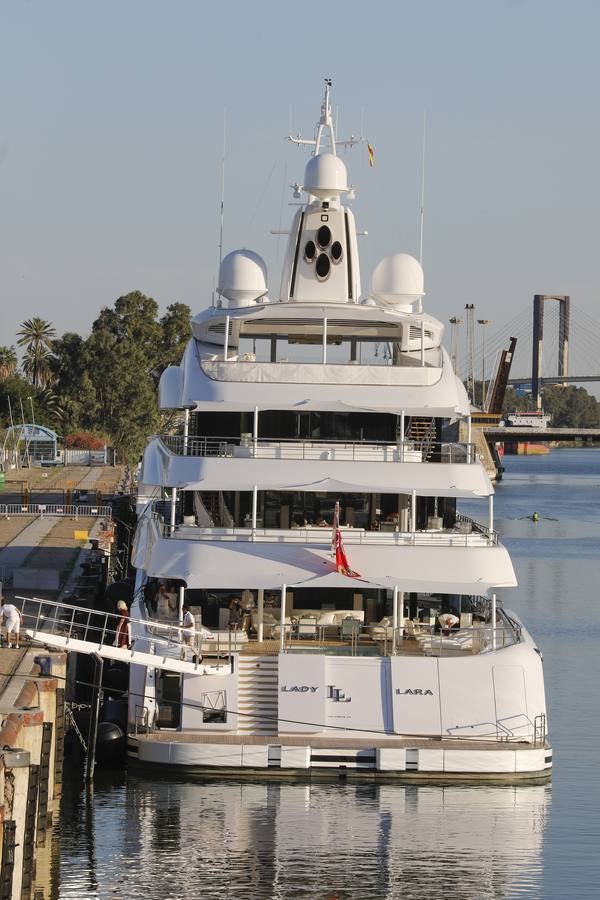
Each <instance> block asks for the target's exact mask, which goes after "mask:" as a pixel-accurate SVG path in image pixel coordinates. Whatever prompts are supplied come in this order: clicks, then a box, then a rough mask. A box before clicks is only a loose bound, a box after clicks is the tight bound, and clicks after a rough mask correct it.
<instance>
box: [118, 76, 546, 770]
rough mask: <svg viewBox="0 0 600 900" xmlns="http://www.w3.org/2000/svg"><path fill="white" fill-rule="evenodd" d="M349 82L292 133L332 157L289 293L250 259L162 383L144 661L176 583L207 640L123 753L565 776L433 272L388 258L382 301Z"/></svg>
mask: <svg viewBox="0 0 600 900" xmlns="http://www.w3.org/2000/svg"><path fill="white" fill-rule="evenodd" d="M330 88H331V84H330V82H329V81H326V84H325V95H324V99H323V103H322V107H321V117H320V120H319V123H318V125H317V131H316V135H315V139H314V140H312V141H305V140H303V139H302V138H300V137H297V138H291V139H292V140H294V141H296V142H297V143H301V144H308V145H312V150H313V152H312V155H311V156H310V159H309V161H308V163H307V165H306V168H305V172H304V182H303V184H302V186H299V185H294V190H295V196H296V197H300V196H302V193H304V195H306V196H305V202H304V203H303V204H302V205H299V206H298V209H297V211H296V213H295V216H294V219H293V222H292V224H291V227H290V231H289V241H288V247H287V253H286V257H285V261H284V265H283V274H282V279H281V287H280V289H279V294H278V295H277V296H269V293H268V283H267V272H266V266H265V264H264V262H263V261H262V259H261V258H260V256H258V254H256V253H254V252H251V251H249V250H236V251H234V252H232V253H229V254H228V255H227V256H225V258H224V259H223V260H222V263H221V267H220V272H219V286H218V294H219V297H220V299H219V302H218V303H217V304H216V305H212V306H210V307H209V308H208V309H206V310H205V311H204V312H202V313H200V314H199V315H197V316H196V317H195V318H194V319H193V320H192V331H193V337H192V339H191V340H190V342H189V344H188V346H187V349H186V351H185V353H184V356H183V360H182V362H181V364H180V365H179V366H170V367H169V368H167V369H166V370H165V371H164V373H163V375H162V377H161V381H160V407H161V409H163V410H172V411H174V414H175V416H176V418H177V420H178V421H179V423H180V427H179V428H178V433H177V434H167V435H155V436H153V437H152V438H151V439H150V440H149V443H148V446H147V448H146V450H145V453H144V456H143V461H142V464H141V468H140V473H139V502H138V512H139V523H138V527H137V532H136V537H135V542H134V550H133V562H134V565H135V567H136V569H137V582H136V601H135V604H134V607H133V609H132V621H133V622H134V623H135V624H134V630H135V632H136V633H135V635H134V638H135V647H136V649H137V650H139V651H145V650H146V651H148V652H149V653H152V652H153V650H154V649H155V641H156V635H157V634H160V633H161V629H162V630H163V633H164V629H165V628H168V627H171V626H172V625H173V622H169V621H168V615H169V613H168V611H166V610H165V608H164V605H163V608H162V610H161V609H158V610H157V608H156V607H155V595H156V592H157V590H158V586H159V584H160V582H164V583H165V584H166V587H167V590H168V591H170V592H171V594H173V593H175V595H176V597H177V599H178V603H179V612H178V614H179V621H181V618H182V610H183V606H184V605H185V606H186V607H189V608H190V609H191V610H192V613H193V614H194V616H195V633H194V635H193V640H192V641H191V644H192V646H185V647H183V651H182V647H180V646H179V644H178V643H177V642H176V641H174V642H173V646H172V647H171V648H167V650H165V649H164V643H163V644H161V646H162V647H163V649H161V650H160V653H161V654H162V655H164V654H165V653H166V654H167V655H168V654H169V653H171V654H172V655H173V656H174V657H177V658H179V655H180V653H181V652H183V653H184V655H185V654H189V657H188V658H189V659H190V660H192V659H193V660H194V661H195V663H196V665H195V668H194V669H193V671H192V670H190V669H191V667H187V670H186V671H179V672H169V671H168V670H167V669H166V668H165V667H164V665H163V667H162V668H156V669H154V668H152V667H149V666H148V667H145V666H141V665H132V666H131V675H130V699H129V728H128V731H129V735H128V752H129V755H130V757H131V758H135V759H137V760H138V761H139V762H140V763H143V764H148V765H157V766H160V767H162V768H165V767H173V768H177V767H183V768H188V769H189V770H194V771H197V772H210V771H216V772H219V773H220V774H222V773H223V772H229V773H230V774H236V775H237V774H240V773H253V774H256V773H257V772H263V773H265V774H271V775H272V774H278V773H279V774H288V775H289V774H293V775H295V776H298V777H301V776H305V777H311V775H312V776H315V775H316V774H317V773H319V774H320V775H322V774H323V773H326V774H331V775H339V774H343V775H345V776H348V777H350V776H367V777H370V778H373V777H375V778H377V777H381V778H398V779H405V780H410V779H417V780H418V779H432V780H434V779H439V778H444V779H458V780H460V779H468V778H472V779H481V778H488V779H496V778H497V779H500V780H507V781H512V780H519V779H524V778H532V777H537V778H544V777H548V775H549V774H550V770H551V765H552V754H551V750H550V749H549V746H548V744H547V741H546V705H545V697H544V681H543V673H542V660H541V656H540V653H539V651H538V650H537V648H536V646H535V643H534V641H533V639H532V638H531V636H530V635H529V634H528V632H527V631H526V629H525V628H524V627H523V625H522V623H521V622H520V621H519V620H518V618H517V617H516V615H514V614H513V613H511V612H510V611H508V610H505V609H504V608H502V607H501V606H500V603H499V602H498V603H497V602H496V591H497V589H498V588H508V587H511V586H514V585H515V584H516V580H515V574H514V571H513V567H512V564H511V561H510V558H509V555H508V553H507V551H506V549H505V548H504V547H503V546H502V545H501V544H500V542H499V540H498V535H497V533H496V532H495V531H494V521H493V492H494V491H493V487H492V484H491V482H490V480H489V478H488V475H487V474H486V471H485V469H484V466H483V465H482V463H481V461H480V460H479V458H478V455H477V453H476V451H475V448H474V445H473V443H472V441H471V426H470V405H469V402H468V399H467V396H466V393H465V390H464V387H463V385H462V383H461V381H460V379H459V378H458V377H457V376H456V375H455V373H454V371H453V369H452V365H451V362H450V359H449V356H448V354H447V353H446V351H445V350H444V348H443V345H442V336H443V326H442V324H441V323H440V322H439V321H437V320H436V319H435V318H433V317H432V316H430V315H429V314H427V313H425V312H424V311H423V306H422V299H423V295H424V288H423V270H422V268H421V265H420V263H419V262H418V261H417V260H416V259H415V258H413V257H412V256H409V255H407V254H404V253H398V254H395V255H392V256H389V257H386V258H384V259H382V260H381V262H380V263H379V264H378V265H377V266H376V268H375V270H374V272H373V275H372V279H371V286H370V291H369V292H368V294H367V295H366V296H365V295H364V294H363V293H362V291H361V282H360V267H359V255H358V242H357V231H356V226H355V221H354V216H353V213H352V211H351V209H350V206H349V203H350V201H351V199H352V198H353V196H354V195H353V188H352V186H351V185H350V184H349V182H348V177H347V172H346V166H345V165H344V163H343V162H342V160H341V159H340V157H339V156H338V155H337V152H336V151H337V148H338V146H339V145H340V144H344V145H346V146H348V145H349V144H352V143H356V142H357V141H356V140H355V139H354V138H352V139H350V140H349V141H338V140H336V137H335V134H334V127H333V122H332V116H331V105H330ZM369 151H370V152H371V148H370V147H369ZM461 501H478V503H477V504H475V503H473V502H470V503H469V506H468V510H469V511H472V510H474V509H476V508H477V507H481V511H482V516H481V519H482V520H483V521H481V522H480V521H479V520H477V519H476V518H473V517H471V516H466V515H463V514H461V513H459V512H458V511H457V505H460V503H461ZM473 515H476V514H475V513H473ZM238 599H239V602H240V605H241V607H242V609H241V611H240V614H239V615H238V614H237V609H236V614H235V615H233V616H231V611H232V609H235V608H236V607H237V600H238ZM176 615H177V614H176ZM230 616H231V618H232V624H231V627H230V626H229V618H230ZM446 616H447V617H448V618H445V617H446ZM237 620H239V621H240V625H239V626H238V625H237V624H235V623H236V621H237ZM156 652H158V651H156ZM200 659H202V662H200ZM184 668H185V667H184Z"/></svg>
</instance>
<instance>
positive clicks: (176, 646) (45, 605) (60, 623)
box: [14, 596, 206, 653]
mask: <svg viewBox="0 0 600 900" xmlns="http://www.w3.org/2000/svg"><path fill="white" fill-rule="evenodd" d="M14 602H15V605H16V606H17V608H19V609H20V612H21V615H22V616H23V624H24V627H25V628H27V627H31V628H32V630H34V631H36V632H40V633H42V632H43V631H50V632H55V631H60V632H61V633H62V634H63V635H64V636H66V637H67V638H70V637H73V638H74V637H77V638H78V639H80V640H84V641H88V642H90V643H96V644H98V646H99V647H102V646H106V645H107V644H110V645H113V644H114V641H115V638H116V635H117V630H118V626H119V622H120V620H121V618H122V617H121V616H120V615H119V614H118V613H109V612H101V611H99V610H95V609H90V608H89V607H86V606H76V605H73V604H66V603H60V602H57V601H54V600H43V599H41V598H39V597H21V596H16V597H15V598H14ZM32 607H33V609H32ZM82 619H84V620H85V621H81V620H82ZM129 623H130V625H132V626H139V627H140V630H142V631H143V632H145V637H147V638H148V640H149V641H151V642H152V643H153V644H155V645H158V646H159V647H160V648H161V650H160V652H162V653H164V652H165V651H166V650H171V651H177V652H179V651H180V648H181V643H182V630H183V626H182V625H180V624H179V623H176V624H173V625H171V624H168V623H163V622H158V621H152V620H149V619H136V618H131V617H129ZM185 630H186V633H190V634H191V636H192V639H193V643H194V644H196V643H198V644H199V643H201V642H202V640H203V638H204V637H205V635H206V631H205V630H201V631H198V630H196V629H185Z"/></svg>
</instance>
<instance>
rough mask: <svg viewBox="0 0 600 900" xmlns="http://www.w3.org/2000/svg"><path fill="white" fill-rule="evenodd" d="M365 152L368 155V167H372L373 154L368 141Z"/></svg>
mask: <svg viewBox="0 0 600 900" xmlns="http://www.w3.org/2000/svg"><path fill="white" fill-rule="evenodd" d="M367 152H368V154H369V165H370V166H372V165H373V157H374V155H375V154H374V153H373V148H372V147H371V145H370V143H369V142H368V141H367Z"/></svg>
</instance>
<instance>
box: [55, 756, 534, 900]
mask: <svg viewBox="0 0 600 900" xmlns="http://www.w3.org/2000/svg"><path fill="white" fill-rule="evenodd" d="M100 774H101V775H102V773H100ZM115 778H116V780H114V779H113V780H112V781H111V780H110V779H108V780H107V778H106V775H105V776H104V777H101V778H100V779H99V780H98V782H97V784H96V791H95V798H94V801H93V805H92V804H91V808H92V809H93V812H92V816H93V821H92V823H91V828H90V821H89V819H88V821H87V823H86V822H85V818H86V817H85V816H82V815H81V812H82V808H81V803H82V795H81V794H79V795H78V792H77V790H74V792H73V794H72V795H71V792H70V791H68V792H66V794H65V798H64V806H63V814H62V816H63V822H65V820H67V821H68V822H69V826H68V827H67V829H64V828H62V829H61V853H60V856H61V874H60V881H61V887H60V893H59V894H56V895H55V896H60V897H63V896H65V897H67V896H68V897H86V898H88V897H106V896H109V895H110V896H112V897H120V896H121V897H128V898H137V897H145V898H159V897H160V898H176V897H178V898H179V897H180V898H188V897H189V898H195V897H198V896H203V897H206V898H210V900H213V898H226V897H231V896H236V895H238V892H239V896H246V897H252V898H263V897H264V898H270V897H273V898H288V897H290V898H291V897H297V896H302V897H315V898H332V900H333V898H336V900H344V898H354V897H357V898H358V897H368V898H388V897H389V898H392V897H402V898H404V897H414V898H417V897H418V898H423V897H434V896H443V897H445V898H454V897H456V898H486V897H494V898H496V897H508V896H513V895H514V894H515V893H519V895H520V896H541V879H542V867H541V857H542V844H543V839H544V830H545V825H546V820H547V816H548V811H549V809H548V807H549V800H550V790H551V789H550V787H549V786H548V785H532V786H523V785H521V786H497V787H487V786H480V787H478V786H466V785H460V786H459V785H454V786H448V787H441V786H436V785H426V786H416V785H402V786H400V785H389V786H388V785H368V784H364V783H360V784H354V783H347V784H346V785H345V786H344V785H342V786H340V785H339V784H335V785H332V784H325V783H316V784H315V783H313V784H291V783H254V784H249V783H243V784H239V783H238V784H234V783H230V782H211V783H189V782H188V783H180V782H177V781H168V780H167V781H160V782H159V781H156V782H155V781H148V780H146V779H144V780H141V779H138V778H136V777H132V776H120V775H119V776H115ZM85 843H88V844H90V843H91V846H88V847H87V850H88V852H87V854H86V853H85V852H82V851H83V845H84V844H85ZM92 868H93V871H92ZM124 879H125V880H124ZM78 887H80V888H81V893H79V891H78ZM242 892H243V893H242Z"/></svg>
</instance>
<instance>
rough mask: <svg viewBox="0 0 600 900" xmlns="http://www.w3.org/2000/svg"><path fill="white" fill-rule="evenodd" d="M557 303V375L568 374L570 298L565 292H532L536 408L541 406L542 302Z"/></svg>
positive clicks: (532, 376) (532, 381)
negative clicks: (552, 301)
mask: <svg viewBox="0 0 600 900" xmlns="http://www.w3.org/2000/svg"><path fill="white" fill-rule="evenodd" d="M546 300H556V301H557V303H558V307H559V308H558V315H559V320H558V376H559V377H561V376H564V377H565V378H566V377H567V376H568V374H569V322H570V313H571V298H570V297H569V296H567V295H566V294H534V297H533V347H532V353H531V359H532V365H531V393H532V394H533V399H534V402H535V407H536V409H541V408H542V395H541V392H540V382H541V378H542V351H543V346H544V303H545V302H546Z"/></svg>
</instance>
